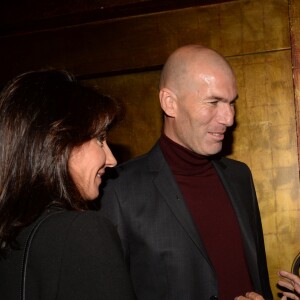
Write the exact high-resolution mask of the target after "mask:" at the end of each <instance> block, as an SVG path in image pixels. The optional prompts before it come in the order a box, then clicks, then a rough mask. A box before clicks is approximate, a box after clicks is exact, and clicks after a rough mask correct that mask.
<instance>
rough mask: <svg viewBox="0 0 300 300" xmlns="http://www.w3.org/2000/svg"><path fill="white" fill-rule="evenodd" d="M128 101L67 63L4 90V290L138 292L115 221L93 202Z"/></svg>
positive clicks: (8, 295) (19, 293)
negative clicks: (89, 83)
mask: <svg viewBox="0 0 300 300" xmlns="http://www.w3.org/2000/svg"><path fill="white" fill-rule="evenodd" d="M118 107H119V106H118V104H117V102H115V101H113V100H112V99H110V98H109V97H107V96H104V95H101V94H99V93H97V92H96V91H94V90H92V89H89V88H87V87H84V86H82V85H80V84H79V83H78V82H76V80H75V78H74V77H73V76H72V75H71V74H69V73H67V72H65V71H57V70H43V71H32V72H27V73H24V74H21V75H19V76H17V77H16V78H14V79H13V80H12V81H11V82H9V83H8V84H7V86H6V87H5V88H4V89H3V90H2V92H1V94H0V166H1V172H0V278H1V280H0V295H1V299H6V300H10V299H11V300H13V299H20V297H21V299H25V298H26V299H30V300H35V299H43V300H46V299H49V300H50V299H63V300H66V299H72V300H74V299H75V300H76V299H78V300H79V299H80V300H83V299H89V300H92V299H107V300H112V299H114V300H120V299H128V300H132V299H134V295H133V290H132V286H131V283H130V278H129V275H128V272H127V269H126V266H125V264H124V259H123V255H122V248H121V243H120V240H119V237H118V234H117V232H116V230H115V228H114V226H113V225H112V224H111V223H110V222H109V221H108V220H107V219H105V218H104V217H102V216H100V215H99V213H97V212H95V211H89V210H88V204H89V202H90V201H91V200H93V199H95V198H96V197H98V195H99V185H100V184H101V181H102V176H103V174H104V172H105V168H107V167H113V166H115V165H116V160H115V158H114V156H113V154H112V153H111V151H110V148H109V147H108V145H107V142H106V135H107V132H108V130H109V127H110V126H111V124H112V122H113V121H114V119H115V117H116V115H117V113H118Z"/></svg>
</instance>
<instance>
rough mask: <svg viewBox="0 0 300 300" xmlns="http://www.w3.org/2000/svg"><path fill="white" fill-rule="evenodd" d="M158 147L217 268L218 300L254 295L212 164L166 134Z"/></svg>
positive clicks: (236, 231)
mask: <svg viewBox="0 0 300 300" xmlns="http://www.w3.org/2000/svg"><path fill="white" fill-rule="evenodd" d="M159 145H160V147H161V149H162V152H163V154H164V156H165V159H166V161H167V162H168V164H169V166H170V168H171V170H172V173H173V175H174V176H175V179H176V181H177V184H178V186H179V188H180V190H181V192H182V194H183V197H184V199H185V202H186V204H187V207H188V209H189V211H190V213H191V216H192V218H193V220H194V223H195V225H196V227H197V229H198V232H199V235H200V236H201V239H202V241H203V242H204V245H205V247H206V250H207V253H208V256H209V257H210V260H211V262H212V265H213V266H214V269H215V272H216V276H217V282H218V290H219V296H218V297H219V299H221V300H229V299H234V297H236V296H238V295H242V294H245V293H246V292H248V291H252V290H253V287H252V283H251V279H250V275H249V273H248V267H247V263H246V259H245V254H244V248H243V243H242V237H241V232H240V228H239V225H238V222H237V219H236V215H235V212H234V210H233V207H232V204H231V201H230V200H229V198H228V195H227V193H226V192H225V189H224V187H223V185H222V182H221V180H220V178H219V176H218V175H217V173H216V170H215V168H214V166H213V164H212V162H211V161H210V160H209V158H208V157H207V156H202V155H199V154H197V153H195V152H192V151H190V150H188V149H186V148H184V147H182V146H180V145H179V144H177V143H175V142H173V141H172V140H170V139H169V138H168V137H166V136H165V135H164V134H162V136H161V138H160V140H159ZM203 280H205V278H203Z"/></svg>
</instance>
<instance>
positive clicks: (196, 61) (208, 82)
mask: <svg viewBox="0 0 300 300" xmlns="http://www.w3.org/2000/svg"><path fill="white" fill-rule="evenodd" d="M159 97H160V103H161V107H162V109H163V111H164V113H165V124H164V132H165V134H166V135H167V136H168V137H169V138H170V139H172V140H173V141H174V142H176V143H178V144H180V145H182V146H184V147H185V148H187V149H190V150H192V151H194V152H196V153H198V154H202V155H213V154H216V153H218V152H220V151H221V149H222V143H223V139H224V133H225V131H226V129H227V127H229V126H232V125H233V122H234V101H235V99H236V98H237V87H236V80H235V75H234V73H233V71H232V69H231V67H230V66H229V64H228V63H227V61H226V60H225V59H224V58H223V57H222V56H221V55H219V54H218V53H217V52H215V51H213V50H211V49H208V48H205V47H203V46H200V45H187V46H184V47H181V48H179V49H177V50H176V51H175V52H174V53H172V54H171V55H170V57H169V58H168V60H167V62H166V64H165V66H164V68H163V71H162V74H161V80H160V93H159Z"/></svg>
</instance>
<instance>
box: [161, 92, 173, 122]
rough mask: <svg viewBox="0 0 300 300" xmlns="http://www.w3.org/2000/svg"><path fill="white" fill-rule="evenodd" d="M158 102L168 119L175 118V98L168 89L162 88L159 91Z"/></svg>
mask: <svg viewBox="0 0 300 300" xmlns="http://www.w3.org/2000/svg"><path fill="white" fill-rule="evenodd" d="M159 100H160V106H161V108H162V110H163V111H164V112H165V114H166V115H167V116H168V117H171V118H174V117H175V116H176V107H177V103H176V101H177V97H176V95H175V94H174V93H173V92H172V91H171V90H169V89H167V88H163V89H161V90H160V91H159Z"/></svg>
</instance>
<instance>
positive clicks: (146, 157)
mask: <svg viewBox="0 0 300 300" xmlns="http://www.w3.org/2000/svg"><path fill="white" fill-rule="evenodd" d="M163 161H164V159H163V155H162V152H161V150H160V147H159V146H158V145H157V144H155V145H154V146H153V148H152V149H151V150H150V151H149V152H147V153H145V154H143V155H140V156H137V157H135V158H132V159H130V160H128V161H126V162H123V163H121V164H120V165H118V166H117V167H116V168H115V169H116V171H117V172H118V173H119V172H121V173H122V172H131V171H135V170H141V169H142V170H148V169H153V168H156V166H159V165H160V164H161V163H162V162H163Z"/></svg>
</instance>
